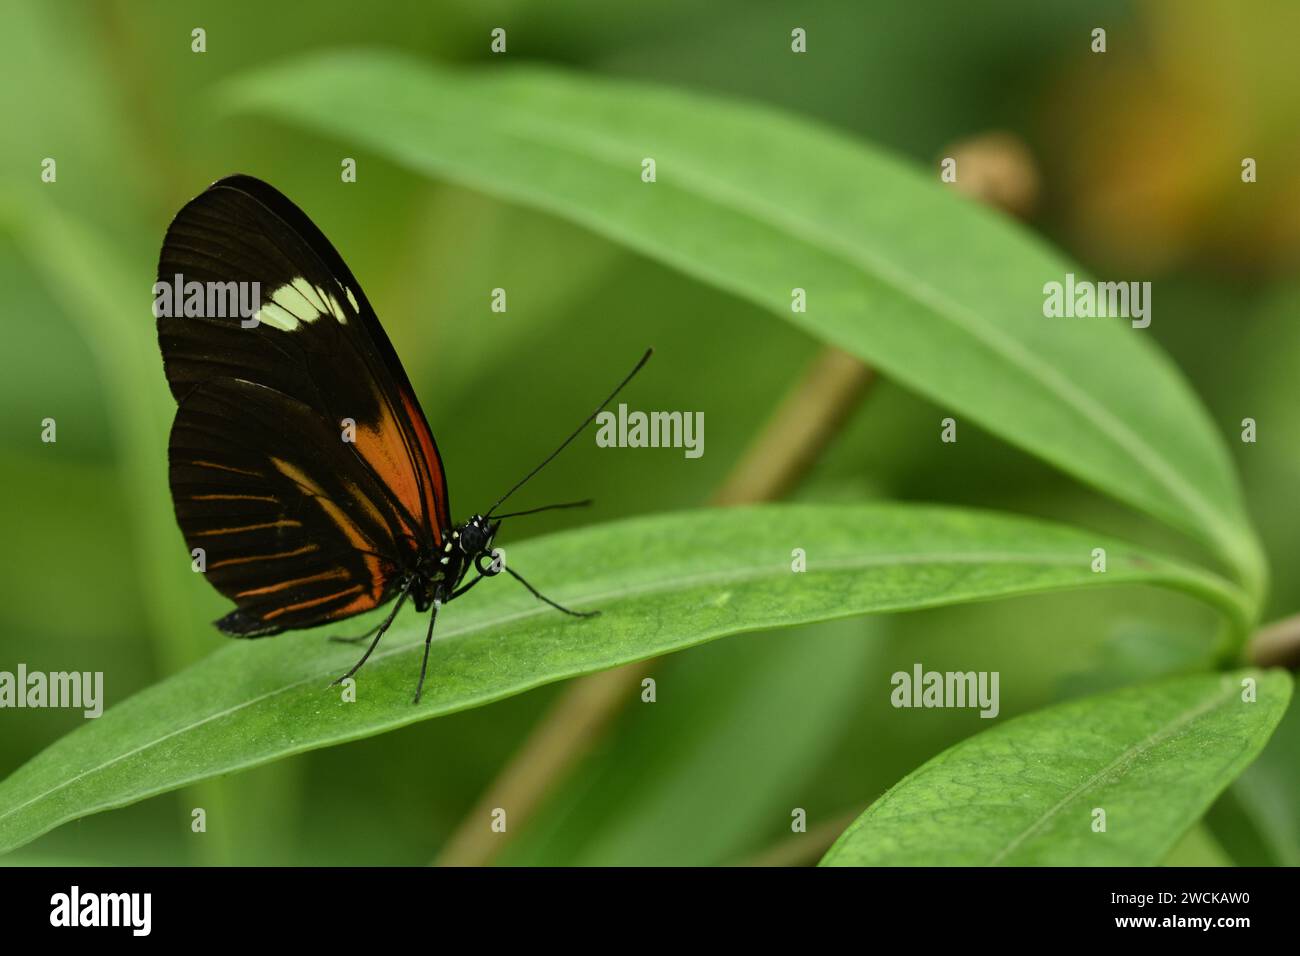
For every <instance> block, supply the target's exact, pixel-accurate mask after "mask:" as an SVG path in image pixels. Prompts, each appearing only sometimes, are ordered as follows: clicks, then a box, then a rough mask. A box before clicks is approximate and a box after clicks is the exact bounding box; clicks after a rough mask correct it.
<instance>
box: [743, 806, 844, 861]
mask: <svg viewBox="0 0 1300 956" xmlns="http://www.w3.org/2000/svg"><path fill="white" fill-rule="evenodd" d="M865 809H866V807H857V808H856V809H853V810H845V811H843V812H842V813H837V814H835V816H833V817H832V818H831V819H829V820H827V821H826V822H825V823H822V824H819V825H817V826H815V827H813V828H812V829H811V830H809V831H808V832H807V833H795V834H791V835H790V836H788V837H785V838H784V839H782V840H779V841H777V842H776V843H774V844H772V845H771V846H769V847H768V848H767V849H766V850H763V851H761V852H760V853H757V854H755V855H754V856H752V857H750V858H749V859H747V860H743V861H741V862H740V863H738V864H736V865H737V866H806V865H808V864H810V863H814V864H815V863H816V862H817V861H818V860H820V859H821V858H822V857H823V856H824V855H825V854H826V851H827V850H829V849H830V848H831V844H832V843H834V842H835V841H836V840H837V839H839V835H840V834H841V833H843V832H844V831H845V830H846V829H848V826H849V824H850V823H852V822H853V821H854V820H856V819H857V818H858V817H859V816H860V815H861V814H862V811H863V810H865Z"/></svg>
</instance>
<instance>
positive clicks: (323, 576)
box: [235, 568, 351, 598]
mask: <svg viewBox="0 0 1300 956" xmlns="http://www.w3.org/2000/svg"><path fill="white" fill-rule="evenodd" d="M350 577H351V575H350V574H348V572H347V569H346V568H330V570H328V571H322V572H321V573H320V574H312V575H308V576H307V577H305V578H294V579H293V580H291V581H281V582H280V583H279V584H268V585H267V586H266V587H264V588H252V589H250V590H248V591H240V592H239V593H238V594H236V595H235V597H241V598H242V597H252V596H253V595H254V594H274V593H275V592H276V591H283V590H284V589H285V588H291V587H293V586H294V585H296V584H310V583H311V582H312V581H336V580H338V579H339V578H343V579H345V580H346V579H347V578H350Z"/></svg>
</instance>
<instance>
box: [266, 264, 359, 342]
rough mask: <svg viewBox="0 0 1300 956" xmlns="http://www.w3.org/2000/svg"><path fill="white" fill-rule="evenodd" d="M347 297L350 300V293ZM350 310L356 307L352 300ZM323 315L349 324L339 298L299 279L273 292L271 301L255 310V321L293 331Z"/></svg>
mask: <svg viewBox="0 0 1300 956" xmlns="http://www.w3.org/2000/svg"><path fill="white" fill-rule="evenodd" d="M348 298H349V299H350V300H351V299H352V293H351V292H350V291H349V292H348ZM353 307H354V308H355V307H356V306H355V300H353ZM323 315H329V316H331V317H333V318H334V319H335V320H337V321H338V322H340V323H342V324H347V321H348V320H347V314H346V313H345V312H344V311H343V306H341V305H340V304H339V300H338V299H336V298H335V297H334V296H333V295H332V294H330V293H328V292H326V291H325V290H324V289H322V288H321V287H320V286H316V285H312V284H311V283H310V282H308V281H307V280H306V279H305V278H303V277H302V276H299V277H298V278H296V279H294V280H293V281H292V282H290V283H289V284H288V285H282V286H280V288H278V289H276V290H275V291H274V292H272V293H271V301H270V302H268V303H267V304H265V305H263V306H262V308H260V309H258V311H257V316H256V318H257V319H258V321H260V322H265V323H266V324H267V325H270V326H272V327H274V328H277V329H282V330H284V331H285V332H293V331H294V330H296V329H297V328H298V327H299V326H301V325H302V324H303V323H304V322H315V321H316V320H317V319H319V318H320V317H321V316H323Z"/></svg>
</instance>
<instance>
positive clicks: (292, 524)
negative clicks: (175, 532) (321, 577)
mask: <svg viewBox="0 0 1300 956" xmlns="http://www.w3.org/2000/svg"><path fill="white" fill-rule="evenodd" d="M301 527H302V522H301V521H295V520H294V519H293V518H285V519H284V520H282V521H263V522H262V523H261V524H246V525H242V526H240V527H238V528H214V529H212V530H211V531H196V532H194V537H196V538H210V537H212V536H213V535H214V534H238V533H239V532H240V531H261V530H262V529H263V528H301Z"/></svg>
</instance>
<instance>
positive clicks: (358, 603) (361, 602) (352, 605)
mask: <svg viewBox="0 0 1300 956" xmlns="http://www.w3.org/2000/svg"><path fill="white" fill-rule="evenodd" d="M382 596H383V592H382V591H381V592H380V597H382ZM378 606H379V597H374V596H372V595H369V594H358V595H357V596H356V598H354V599H353V600H351V601H349V602H348V603H347V604H345V605H343V606H342V607H340V608H336V609H335V610H333V611H330V612H329V613H328V614H326V615H325V616H326V617H327V618H337V617H347V616H348V615H350V614H360V613H361V612H362V611H369V610H370V609H371V608H373V607H378Z"/></svg>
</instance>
